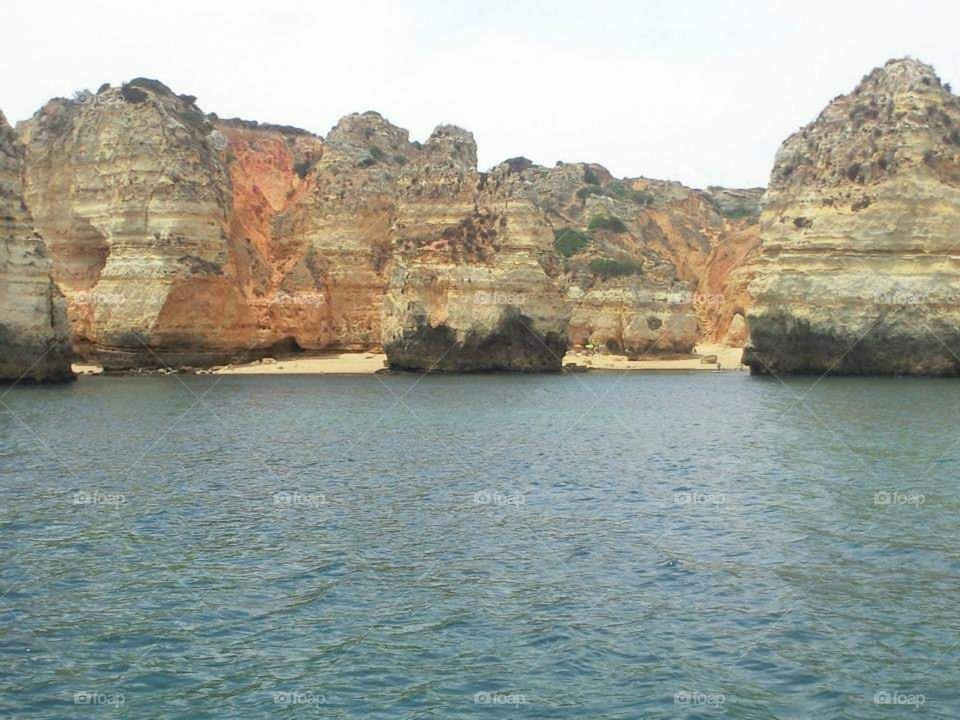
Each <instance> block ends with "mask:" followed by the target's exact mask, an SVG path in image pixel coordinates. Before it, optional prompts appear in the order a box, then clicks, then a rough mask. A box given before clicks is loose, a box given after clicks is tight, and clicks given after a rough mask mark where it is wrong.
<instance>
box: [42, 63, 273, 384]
mask: <svg viewBox="0 0 960 720" xmlns="http://www.w3.org/2000/svg"><path fill="white" fill-rule="evenodd" d="M23 135H24V138H25V140H26V142H27V160H26V166H25V187H24V194H25V197H26V201H27V204H28V206H29V207H30V208H31V209H32V211H33V214H34V218H35V220H36V223H37V226H38V228H39V229H40V231H41V233H42V234H44V236H45V238H47V242H48V246H49V250H50V255H51V258H52V260H53V266H54V279H55V280H56V282H57V284H58V286H59V287H60V288H61V289H62V290H63V292H64V294H65V295H66V296H67V299H68V301H69V313H70V319H71V321H72V324H73V328H74V332H75V335H76V344H77V346H78V349H80V350H81V351H82V352H85V353H88V354H96V355H98V356H99V359H100V360H102V361H103V362H104V364H105V365H106V366H108V367H111V366H117V367H125V366H130V365H156V364H158V363H164V364H165V363H185V362H194V361H197V362H202V361H205V360H207V359H208V358H216V357H217V356H220V355H223V354H228V353H230V352H231V351H233V350H234V349H235V348H238V347H246V346H248V345H249V344H250V343H251V341H252V340H254V339H255V337H256V332H255V321H254V318H253V317H252V316H251V314H250V312H249V308H247V307H246V305H245V303H244V301H243V298H242V295H241V293H240V289H239V287H238V285H237V283H236V281H235V273H236V265H235V260H234V257H233V254H232V252H231V248H230V245H229V243H228V236H227V231H228V229H229V227H230V223H231V217H230V212H231V208H230V200H231V198H230V191H229V187H230V186H229V180H228V176H227V171H226V168H225V166H224V163H223V162H222V161H221V158H220V155H219V149H218V143H220V142H222V136H219V135H218V134H216V133H215V131H214V128H213V127H212V126H211V125H210V123H209V122H208V121H207V120H206V118H205V117H204V115H203V113H202V112H200V111H199V110H198V109H197V107H196V105H194V104H193V100H192V98H189V97H178V96H177V95H174V94H173V92H171V91H170V90H169V88H167V87H166V86H164V85H163V84H161V83H158V82H156V81H151V80H135V81H132V82H130V83H128V84H127V85H125V86H123V87H122V88H109V87H104V88H103V89H102V90H101V91H100V92H99V93H97V94H96V95H93V96H90V97H87V98H84V99H83V100H82V101H68V100H53V101H51V102H50V103H48V104H47V105H46V106H45V107H44V108H43V109H42V110H40V111H39V112H38V113H37V114H36V115H35V116H34V117H33V118H32V120H30V121H29V122H28V123H26V124H25V126H24V128H23Z"/></svg>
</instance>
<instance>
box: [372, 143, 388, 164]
mask: <svg viewBox="0 0 960 720" xmlns="http://www.w3.org/2000/svg"><path fill="white" fill-rule="evenodd" d="M367 152H368V153H370V157H372V158H373V159H374V161H375V162H380V161H381V160H383V159H384V158H385V157H386V156H387V154H386V153H385V152H384V151H383V150H381V149H380V148H378V147H377V146H376V145H371V146H370V147H368V148H367Z"/></svg>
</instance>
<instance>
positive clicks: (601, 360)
mask: <svg viewBox="0 0 960 720" xmlns="http://www.w3.org/2000/svg"><path fill="white" fill-rule="evenodd" d="M695 351H696V354H697V356H696V357H692V358H680V359H669V360H667V359H651V360H630V359H629V358H627V357H626V356H624V355H603V354H599V353H583V352H568V353H567V354H566V355H565V356H564V358H563V364H564V365H572V364H575V365H581V366H585V367H588V368H590V369H591V370H612V371H621V370H636V371H652V370H701V371H716V369H717V363H716V362H709V363H704V362H703V359H704V358H706V357H709V356H711V355H716V357H717V360H718V361H719V362H720V366H721V368H722V369H723V370H738V369H742V368H741V366H740V357H741V355H742V354H743V350H742V349H740V348H730V347H724V346H722V345H698V346H697V347H696V349H695ZM386 361H387V356H386V355H384V354H382V353H370V352H367V353H339V354H330V355H311V356H306V357H288V358H276V359H274V358H266V359H264V360H257V361H254V362H249V363H242V364H238V365H227V366H226V367H222V368H218V369H215V370H212V371H211V374H214V375H369V374H372V373H375V372H376V371H377V370H380V369H382V368H385V367H386ZM73 370H74V372H76V373H77V374H78V375H99V374H101V373H102V372H103V369H102V368H101V367H99V366H98V365H91V364H85V363H77V364H75V365H74V366H73Z"/></svg>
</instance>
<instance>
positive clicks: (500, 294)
mask: <svg viewBox="0 0 960 720" xmlns="http://www.w3.org/2000/svg"><path fill="white" fill-rule="evenodd" d="M476 163H477V150H476V143H475V142H474V139H473V136H472V135H471V134H470V133H468V132H466V131H465V130H462V129H460V128H456V127H452V126H441V127H439V128H437V129H436V130H435V131H434V133H433V135H431V137H430V139H429V140H428V141H427V143H426V145H425V146H424V147H423V150H422V152H421V153H420V154H419V157H418V158H417V159H416V160H415V161H414V162H412V163H411V164H410V165H409V166H408V167H407V168H406V169H405V172H404V173H403V175H402V177H401V180H400V185H401V190H402V195H401V201H400V204H399V208H398V210H399V211H398V216H397V221H396V223H395V225H394V228H393V233H392V238H393V247H394V252H395V261H394V264H393V269H392V273H391V278H390V291H389V293H388V295H387V297H386V301H385V303H384V349H385V350H386V353H387V357H388V359H389V361H390V364H391V365H392V366H393V367H397V368H403V369H415V370H426V371H431V372H436V371H449V370H459V371H479V370H514V371H523V372H541V371H557V370H560V367H561V363H562V359H563V356H564V354H565V353H566V350H567V325H568V323H569V318H570V312H569V309H568V307H567V303H566V302H565V300H564V297H563V290H562V288H561V286H560V285H559V284H558V283H557V282H556V277H557V276H558V275H559V263H558V262H557V257H556V253H555V252H554V250H553V234H552V232H551V230H550V226H549V225H548V224H547V222H546V220H545V218H544V216H543V214H542V213H541V212H540V211H539V209H538V208H537V206H536V203H535V199H534V198H532V197H531V196H530V194H529V193H528V192H527V190H528V188H527V187H526V185H525V183H524V182H523V180H522V178H520V177H519V176H517V175H516V174H514V173H512V172H511V170H510V168H509V166H506V165H502V166H499V167H497V168H495V169H494V170H493V171H492V172H490V173H487V174H480V173H478V172H477V169H476Z"/></svg>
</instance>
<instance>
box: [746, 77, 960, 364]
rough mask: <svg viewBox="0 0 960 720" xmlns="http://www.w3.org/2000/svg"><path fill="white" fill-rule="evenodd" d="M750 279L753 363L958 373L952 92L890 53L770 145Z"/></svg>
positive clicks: (957, 115)
mask: <svg viewBox="0 0 960 720" xmlns="http://www.w3.org/2000/svg"><path fill="white" fill-rule="evenodd" d="M760 234H761V240H762V253H761V258H760V261H759V263H758V265H757V269H756V277H755V279H754V280H753V282H752V283H751V284H750V293H751V295H752V296H753V297H754V306H753V309H752V310H751V311H750V313H749V315H748V316H747V320H748V324H749V332H750V346H749V347H748V349H747V352H746V353H745V356H744V362H745V363H747V364H748V365H750V367H751V371H752V372H754V373H757V374H766V373H781V372H782V373H818V374H820V373H824V372H827V371H830V372H831V373H834V374H854V375H862V374H871V375H943V376H955V375H957V374H958V366H960V360H958V357H957V356H958V355H960V342H958V341H960V338H958V331H957V328H958V327H960V274H958V267H957V262H956V256H957V252H958V247H960V99H958V98H957V97H956V96H954V95H952V94H951V93H950V92H949V90H948V89H947V88H945V87H944V86H943V85H942V84H941V82H940V79H939V78H938V77H937V76H936V74H935V73H934V71H933V69H932V68H930V67H929V66H927V65H924V64H923V63H920V62H917V61H915V60H909V59H907V60H893V61H890V62H888V63H887V64H886V65H885V66H884V67H882V68H877V69H876V70H874V71H873V72H871V73H870V74H869V75H867V76H866V77H865V78H864V79H863V81H862V82H861V84H860V85H859V86H858V87H857V88H856V89H855V90H854V91H853V92H852V93H850V94H849V95H844V96H841V97H838V98H837V99H835V100H834V101H833V102H831V103H830V105H828V106H827V108H826V109H825V110H824V111H823V112H822V113H821V115H820V117H819V118H817V120H816V121H815V122H813V123H811V124H810V125H808V126H807V127H805V128H803V129H802V130H801V131H799V132H798V133H796V134H795V135H793V136H791V137H790V138H789V139H787V141H786V142H784V144H783V146H782V147H781V148H780V151H779V153H778V154H777V158H776V162H775V165H774V169H773V173H772V176H771V183H770V187H769V189H768V191H767V193H766V195H765V197H764V201H763V212H762V216H761V223H760Z"/></svg>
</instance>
